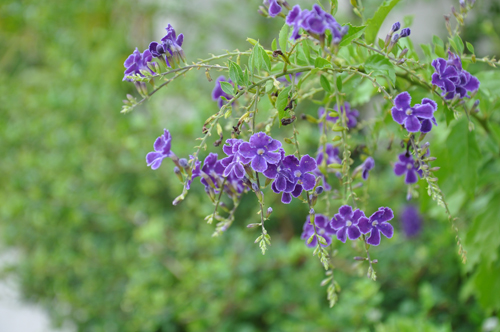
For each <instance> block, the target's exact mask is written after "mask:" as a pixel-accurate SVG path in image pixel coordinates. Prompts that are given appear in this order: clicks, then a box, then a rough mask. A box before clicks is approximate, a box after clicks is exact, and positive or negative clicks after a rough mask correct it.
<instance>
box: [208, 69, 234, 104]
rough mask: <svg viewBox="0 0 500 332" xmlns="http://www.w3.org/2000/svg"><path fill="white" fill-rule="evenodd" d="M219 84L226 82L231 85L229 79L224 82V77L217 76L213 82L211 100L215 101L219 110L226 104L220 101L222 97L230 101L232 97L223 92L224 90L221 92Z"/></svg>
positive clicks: (222, 100)
mask: <svg viewBox="0 0 500 332" xmlns="http://www.w3.org/2000/svg"><path fill="white" fill-rule="evenodd" d="M220 82H228V83H231V84H232V83H233V82H232V81H231V79H228V80H227V81H226V78H225V77H224V76H219V77H218V78H217V79H216V80H215V87H214V89H213V90H212V100H213V101H217V105H219V108H221V107H222V106H223V105H224V104H225V103H226V101H225V100H224V99H222V97H224V98H226V100H230V99H231V98H233V96H230V95H228V94H227V93H225V92H224V90H222V87H221V86H220Z"/></svg>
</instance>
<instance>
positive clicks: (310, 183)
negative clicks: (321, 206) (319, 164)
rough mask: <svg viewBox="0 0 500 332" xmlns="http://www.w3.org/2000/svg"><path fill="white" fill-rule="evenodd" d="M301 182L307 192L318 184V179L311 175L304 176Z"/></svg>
mask: <svg viewBox="0 0 500 332" xmlns="http://www.w3.org/2000/svg"><path fill="white" fill-rule="evenodd" d="M300 180H301V181H302V187H304V189H305V190H311V189H312V188H314V185H315V184H316V177H314V175H312V174H310V173H305V174H302V176H301V177H300Z"/></svg>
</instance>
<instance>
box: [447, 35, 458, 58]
mask: <svg viewBox="0 0 500 332" xmlns="http://www.w3.org/2000/svg"><path fill="white" fill-rule="evenodd" d="M448 42H449V43H450V45H451V47H452V48H453V49H454V50H455V53H457V54H460V51H459V48H458V46H457V44H456V43H455V40H454V39H451V38H448Z"/></svg>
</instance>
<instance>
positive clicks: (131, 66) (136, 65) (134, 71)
mask: <svg viewBox="0 0 500 332" xmlns="http://www.w3.org/2000/svg"><path fill="white" fill-rule="evenodd" d="M152 60H153V56H152V55H151V52H150V51H149V50H144V52H142V53H141V52H139V49H138V48H137V47H136V48H135V51H134V52H133V53H132V54H131V55H129V56H128V58H127V60H125V63H124V64H123V65H124V66H125V68H126V69H125V72H124V76H123V81H129V82H131V81H132V80H131V79H130V78H127V77H128V76H133V75H140V76H143V77H144V74H143V73H142V72H141V71H143V70H146V71H149V72H150V73H151V74H153V73H154V72H153V70H152V69H151V68H150V67H149V65H148V64H149V63H151V61H152ZM153 64H154V63H153Z"/></svg>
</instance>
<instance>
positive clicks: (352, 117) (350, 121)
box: [318, 102, 359, 129]
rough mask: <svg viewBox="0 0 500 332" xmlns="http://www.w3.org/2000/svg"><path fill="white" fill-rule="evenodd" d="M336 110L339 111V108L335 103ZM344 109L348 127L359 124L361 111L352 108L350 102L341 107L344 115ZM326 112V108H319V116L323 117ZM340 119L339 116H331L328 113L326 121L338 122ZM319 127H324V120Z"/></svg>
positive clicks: (341, 112)
mask: <svg viewBox="0 0 500 332" xmlns="http://www.w3.org/2000/svg"><path fill="white" fill-rule="evenodd" d="M334 110H335V111H336V112H337V113H339V108H338V106H337V105H335V107H334ZM344 111H345V112H346V117H347V127H348V128H349V129H350V128H354V127H356V125H357V124H358V117H359V111H358V110H355V109H351V105H349V103H348V102H345V103H344V106H341V107H340V114H341V115H343V114H344ZM324 114H325V108H324V107H320V108H319V109H318V117H319V118H321V117H322V116H323V115H324ZM337 120H339V117H338V116H335V117H333V116H330V115H329V114H326V121H329V122H337ZM319 128H320V129H321V128H323V122H320V123H319Z"/></svg>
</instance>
